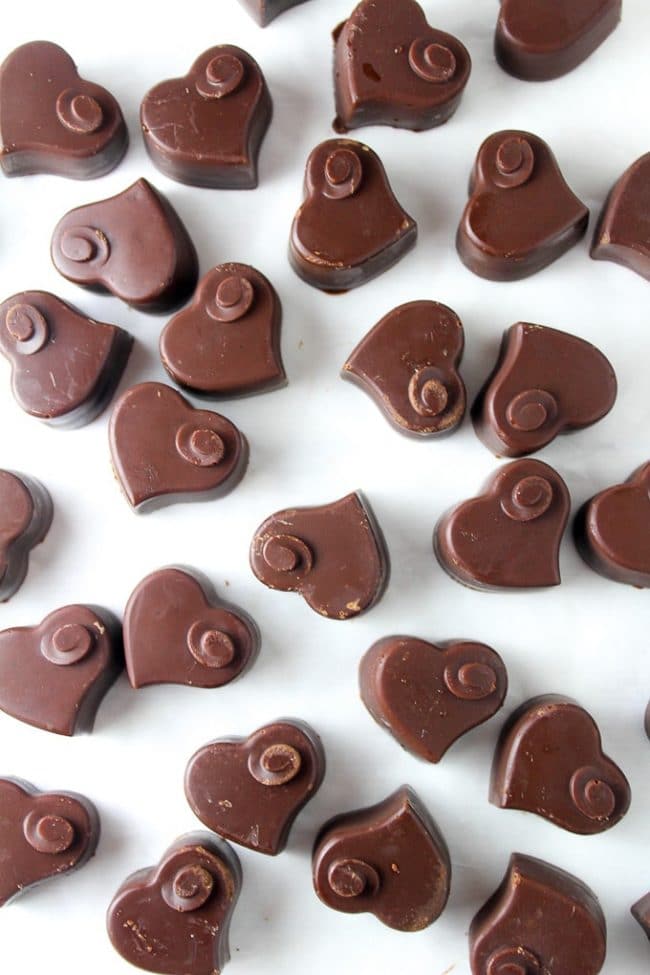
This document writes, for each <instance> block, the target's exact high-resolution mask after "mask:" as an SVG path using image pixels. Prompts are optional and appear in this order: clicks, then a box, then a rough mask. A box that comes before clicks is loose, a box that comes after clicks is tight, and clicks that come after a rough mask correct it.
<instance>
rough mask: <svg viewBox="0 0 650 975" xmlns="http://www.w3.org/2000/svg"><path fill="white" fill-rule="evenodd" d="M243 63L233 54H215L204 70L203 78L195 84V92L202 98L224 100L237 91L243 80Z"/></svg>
mask: <svg viewBox="0 0 650 975" xmlns="http://www.w3.org/2000/svg"><path fill="white" fill-rule="evenodd" d="M244 73H245V72H244V65H243V62H242V61H241V60H240V59H239V58H238V57H236V56H235V55H234V54H217V55H216V57H213V58H212V60H211V61H208V64H207V66H206V69H205V76H204V77H203V78H199V79H198V80H197V82H196V90H197V91H198V93H199V94H200V95H203V97H204V98H225V97H226V96H227V95H232V93H233V92H235V91H237V89H238V88H239V87H240V85H241V83H242V81H243V80H244Z"/></svg>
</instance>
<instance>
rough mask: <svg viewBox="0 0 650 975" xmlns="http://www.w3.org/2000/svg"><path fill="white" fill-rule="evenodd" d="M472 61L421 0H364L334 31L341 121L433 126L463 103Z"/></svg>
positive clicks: (346, 125) (347, 125)
mask: <svg viewBox="0 0 650 975" xmlns="http://www.w3.org/2000/svg"><path fill="white" fill-rule="evenodd" d="M471 69H472V63H471V60H470V56H469V53H468V51H467V49H466V48H465V46H464V45H463V44H461V42H460V41H459V40H458V39H457V38H456V37H453V36H452V35H451V34H446V33H445V32H444V31H441V30H435V29H434V28H433V27H430V26H429V24H428V23H427V18H426V16H425V13H424V11H423V9H422V7H421V6H420V5H419V4H418V3H416V2H415V0H401V2H400V3H398V4H396V3H395V0H362V2H361V3H359V4H358V5H357V6H356V7H355V9H354V10H353V12H352V14H351V15H350V16H349V17H348V19H347V20H346V21H344V22H343V23H342V24H340V25H339V26H338V27H337V28H336V30H335V31H334V93H335V96H336V112H337V117H336V119H335V120H334V128H335V129H336V131H337V132H347V131H348V129H355V128H358V127H360V126H362V125H392V126H395V127H397V128H403V129H414V130H415V131H420V130H422V129H431V128H433V127H434V126H436V125H442V124H443V122H446V121H447V120H448V119H449V118H450V117H451V116H452V115H453V114H454V112H455V111H456V109H457V108H458V105H459V103H460V99H461V97H462V94H463V91H464V90H465V85H466V84H467V82H468V80H469V75H470V71H471Z"/></svg>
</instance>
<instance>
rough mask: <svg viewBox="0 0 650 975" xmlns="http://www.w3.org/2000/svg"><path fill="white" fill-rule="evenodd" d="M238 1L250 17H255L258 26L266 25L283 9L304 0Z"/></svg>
mask: <svg viewBox="0 0 650 975" xmlns="http://www.w3.org/2000/svg"><path fill="white" fill-rule="evenodd" d="M239 2H240V3H241V4H242V5H243V6H244V7H245V9H246V10H248V12H249V14H250V15H251V17H254V18H255V20H256V21H257V23H258V24H259V25H260V27H266V26H267V25H268V24H270V23H271V21H272V20H275V18H276V17H278V16H279V15H280V14H283V13H284V12H285V10H289V9H290V8H291V7H297V6H298V4H299V3H304V2H305V0H239Z"/></svg>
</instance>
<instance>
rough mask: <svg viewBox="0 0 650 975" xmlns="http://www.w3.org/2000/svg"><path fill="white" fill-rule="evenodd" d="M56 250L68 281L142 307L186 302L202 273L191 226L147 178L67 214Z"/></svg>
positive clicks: (165, 307)
mask: <svg viewBox="0 0 650 975" xmlns="http://www.w3.org/2000/svg"><path fill="white" fill-rule="evenodd" d="M51 255H52V262H53V264H54V266H55V268H56V269H57V271H59V273H60V274H62V275H63V277H64V278H67V279H68V281H73V282H74V283H75V284H80V285H83V286H84V287H86V288H91V289H92V290H95V291H109V292H110V293H111V294H113V295H115V297H116V298H121V299H122V301H126V302H127V304H129V305H133V306H134V307H136V308H139V309H141V310H142V311H167V310H169V309H170V308H173V307H175V306H176V305H180V304H181V303H182V302H183V301H185V300H186V298H188V297H189V296H190V294H191V293H192V292H193V291H194V288H195V286H196V281H197V278H198V261H197V256H196V251H195V249H194V244H193V243H192V241H191V240H190V238H189V235H188V233H187V230H186V229H185V227H184V225H183V224H182V223H181V220H180V217H179V216H178V214H177V213H176V211H175V210H174V209H173V207H172V206H171V204H170V203H169V201H168V200H166V199H165V197H164V196H163V195H162V193H159V192H158V191H157V190H156V189H154V187H153V186H152V185H151V184H150V183H148V182H147V180H146V179H139V180H137V182H135V183H133V185H132V186H129V187H128V188H127V189H125V190H123V192H122V193H118V194H117V196H112V197H110V198H109V199H107V200H100V201H98V202H97V203H89V204H87V205H86V206H81V207H76V209H74V210H70V211H69V212H68V213H66V215H65V216H64V217H62V218H61V220H59V222H58V224H57V225H56V227H55V229H54V234H53V235H52V245H51Z"/></svg>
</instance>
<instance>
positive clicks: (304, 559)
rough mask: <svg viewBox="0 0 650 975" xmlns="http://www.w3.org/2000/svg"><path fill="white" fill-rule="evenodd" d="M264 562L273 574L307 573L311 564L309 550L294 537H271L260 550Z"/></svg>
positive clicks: (300, 539)
mask: <svg viewBox="0 0 650 975" xmlns="http://www.w3.org/2000/svg"><path fill="white" fill-rule="evenodd" d="M262 556H263V558H264V561H265V562H266V564H267V565H268V566H269V568H270V569H273V571H274V572H282V573H284V572H299V571H300V572H309V570H310V569H311V567H312V564H313V556H312V553H311V549H310V548H309V546H308V545H307V544H306V542H303V540H302V538H296V537H295V536H294V535H273V536H271V538H267V540H266V541H265V542H264V547H263V549H262Z"/></svg>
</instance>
